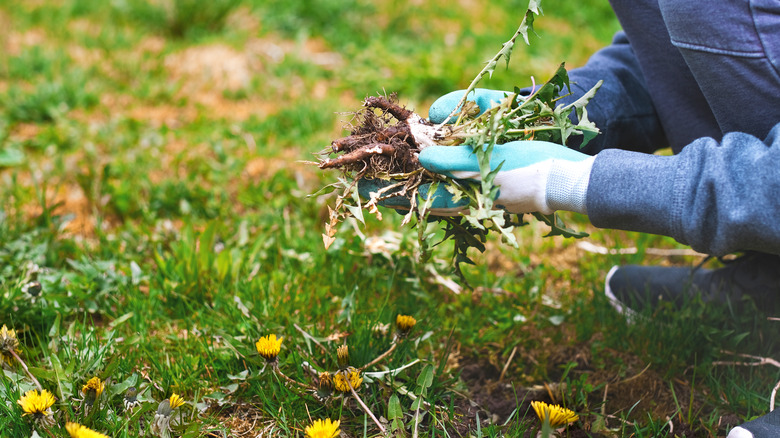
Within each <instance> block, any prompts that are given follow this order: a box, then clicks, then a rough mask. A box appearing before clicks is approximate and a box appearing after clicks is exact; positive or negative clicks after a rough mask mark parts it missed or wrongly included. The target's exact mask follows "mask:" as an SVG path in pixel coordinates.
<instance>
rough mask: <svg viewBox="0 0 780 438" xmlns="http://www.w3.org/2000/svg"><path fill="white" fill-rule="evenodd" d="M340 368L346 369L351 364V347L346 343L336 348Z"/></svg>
mask: <svg viewBox="0 0 780 438" xmlns="http://www.w3.org/2000/svg"><path fill="white" fill-rule="evenodd" d="M336 358H337V359H338V363H339V368H341V369H344V368H346V367H348V366H349V347H348V346H347V345H346V344H344V345H342V346H341V347H339V348H338V349H337V350H336Z"/></svg>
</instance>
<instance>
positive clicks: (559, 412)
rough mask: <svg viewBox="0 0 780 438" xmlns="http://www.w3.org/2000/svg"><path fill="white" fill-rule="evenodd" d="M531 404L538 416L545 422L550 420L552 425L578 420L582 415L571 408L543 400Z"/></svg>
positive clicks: (556, 425)
mask: <svg viewBox="0 0 780 438" xmlns="http://www.w3.org/2000/svg"><path fill="white" fill-rule="evenodd" d="M531 406H532V407H533V408H534V411H536V416H537V417H539V420H541V421H542V423H544V421H545V420H549V422H550V426H551V427H553V428H557V427H559V426H563V425H566V424H569V423H573V422H575V421H577V420H578V419H579V418H580V417H579V416H577V414H575V413H574V411H572V410H570V409H566V408H564V407H562V406H558V405H548V404H547V403H545V402H542V401H532V402H531Z"/></svg>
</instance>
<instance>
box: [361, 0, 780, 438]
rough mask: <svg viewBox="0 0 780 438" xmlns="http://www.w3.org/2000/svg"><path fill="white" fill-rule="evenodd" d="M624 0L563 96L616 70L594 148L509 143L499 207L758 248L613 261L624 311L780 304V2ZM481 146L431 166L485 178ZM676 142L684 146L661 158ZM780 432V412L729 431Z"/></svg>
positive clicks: (610, 292)
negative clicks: (686, 302) (695, 301)
mask: <svg viewBox="0 0 780 438" xmlns="http://www.w3.org/2000/svg"><path fill="white" fill-rule="evenodd" d="M611 5H612V8H613V10H614V11H615V14H616V16H617V17H618V20H619V22H620V24H621V27H622V31H621V32H619V33H617V34H616V35H615V37H614V39H613V41H612V43H611V45H609V46H608V47H605V48H603V49H601V50H600V51H598V52H596V53H595V54H593V55H592V56H591V58H590V59H589V60H588V62H587V63H586V64H585V65H584V66H582V67H580V68H576V69H573V70H572V71H570V73H569V76H570V80H571V85H570V91H571V95H569V96H568V97H566V98H565V99H563V102H562V103H569V102H572V101H574V100H575V99H577V98H578V97H579V96H581V95H582V94H583V93H585V92H586V91H587V90H589V89H590V88H591V87H592V86H593V85H595V83H596V82H597V81H598V80H603V81H604V84H603V86H602V87H601V88H600V89H599V91H598V92H597V93H596V96H595V97H594V98H593V100H591V102H590V103H589V105H588V118H589V119H590V120H592V121H594V122H595V123H596V125H597V126H598V127H599V128H600V130H601V133H600V134H599V135H598V136H597V137H596V138H595V139H594V140H592V141H591V142H589V143H588V144H587V145H585V146H584V147H583V148H578V147H577V146H578V145H568V146H569V148H566V147H563V146H559V145H555V144H552V143H548V144H545V143H543V142H534V141H530V142H511V143H507V144H503V145H496V146H495V147H494V150H493V155H492V156H491V165H493V166H497V165H498V164H500V163H503V164H502V167H501V169H500V172H499V173H498V175H497V177H496V179H495V182H496V184H498V185H499V187H500V188H499V195H498V198H497V202H496V204H499V205H502V206H503V208H505V209H506V210H507V211H510V212H512V213H528V212H534V211H538V212H543V213H550V212H552V211H555V210H566V211H575V212H579V213H584V214H587V215H588V217H589V219H590V221H591V223H592V224H593V225H595V226H597V227H601V228H613V229H622V230H630V231H639V232H645V233H653V234H660V235H665V236H671V237H673V238H675V239H676V240H678V241H679V242H681V243H684V244H687V245H689V246H691V247H692V248H693V249H695V250H697V251H699V252H703V253H707V254H711V255H714V256H722V255H726V254H730V253H734V252H745V255H744V256H743V257H740V258H738V259H736V260H735V261H733V262H732V263H730V264H727V265H725V266H723V267H722V268H719V269H703V268H693V269H691V268H683V267H655V266H616V267H613V268H612V269H611V270H610V271H609V273H608V274H607V277H606V281H605V292H606V293H607V296H608V297H609V298H610V299H611V300H612V301H613V302H614V304H615V306H616V308H618V309H619V310H623V311H631V310H633V311H636V310H639V309H640V308H642V307H643V306H654V305H657V304H658V302H659V301H660V300H669V301H672V302H675V303H678V302H680V301H682V300H683V299H684V298H685V297H688V296H691V295H694V294H695V295H698V296H701V299H702V300H703V301H705V302H707V301H714V302H724V301H728V300H733V301H739V300H741V299H742V298H743V297H745V296H749V297H751V298H752V299H754V300H756V301H757V303H759V305H763V304H764V303H770V304H771V303H778V302H780V171H779V170H780V169H778V168H779V167H780V2H777V1H776V0H750V1H748V0H737V1H726V0H718V1H711V2H706V3H701V2H694V1H685V0H641V1H636V0H611ZM463 93H464V91H463V90H461V91H454V92H452V93H449V94H447V95H444V96H442V97H441V98H439V99H438V100H437V101H435V102H434V103H433V105H432V106H431V108H430V111H429V119H430V121H432V122H434V123H440V122H443V121H444V120H446V118H447V117H448V116H449V114H450V113H451V112H452V110H453V109H455V105H457V103H458V101H459V100H460V98H461V97H462V96H463ZM505 95H506V94H505V92H503V91H500V90H487V89H477V90H475V91H473V92H472V93H471V94H470V95H469V96H468V98H469V100H473V101H475V102H476V103H477V104H478V105H479V107H480V109H482V110H485V109H487V108H489V107H490V106H491V105H492V104H493V103H495V102H497V101H499V100H501V99H502V98H504V96H505ZM470 148H471V146H429V147H427V148H425V149H423V150H422V151H421V153H420V155H419V158H420V163H421V164H422V165H423V167H425V168H427V169H428V170H431V171H433V172H436V173H440V174H446V175H448V176H450V177H455V178H463V179H468V178H474V179H476V178H478V176H479V171H478V165H477V163H476V158H475V156H474V154H473V153H471V149H470ZM663 148H671V150H672V151H673V152H674V155H671V156H662V155H658V154H654V152H656V151H658V150H659V149H663ZM361 190H362V191H363V192H366V191H367V190H368V189H365V188H361ZM437 195H438V193H437ZM390 206H394V205H390ZM396 207H397V205H396ZM433 207H434V209H433V212H432V213H433V214H454V213H455V212H457V211H458V208H457V207H458V205H453V204H452V199H448V197H447V195H446V193H445V194H444V195H442V196H437V198H436V199H435V201H434V205H433ZM778 436H780V409H779V410H775V411H772V412H770V413H769V414H767V415H765V416H763V417H759V418H758V419H756V420H753V421H751V422H748V423H746V424H744V425H742V426H738V427H736V428H734V429H733V430H732V431H730V433H729V438H747V437H753V438H764V437H778Z"/></svg>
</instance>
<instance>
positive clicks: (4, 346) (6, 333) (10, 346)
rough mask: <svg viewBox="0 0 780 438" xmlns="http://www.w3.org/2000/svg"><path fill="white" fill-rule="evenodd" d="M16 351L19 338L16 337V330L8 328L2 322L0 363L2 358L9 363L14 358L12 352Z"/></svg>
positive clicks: (0, 363)
mask: <svg viewBox="0 0 780 438" xmlns="http://www.w3.org/2000/svg"><path fill="white" fill-rule="evenodd" d="M18 351H19V339H18V338H17V337H16V330H13V329H11V330H9V329H8V327H6V326H5V324H3V327H2V328H0V365H2V364H3V360H5V361H7V362H8V363H11V361H12V360H13V359H14V353H17V352H18Z"/></svg>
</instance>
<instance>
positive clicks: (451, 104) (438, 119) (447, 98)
mask: <svg viewBox="0 0 780 438" xmlns="http://www.w3.org/2000/svg"><path fill="white" fill-rule="evenodd" d="M465 92H466V90H457V91H453V92H450V93H447V94H445V95H444V96H442V97H440V98H438V99H436V101H435V102H433V104H432V105H431V108H430V109H429V110H428V120H429V121H431V122H432V123H443V122H444V121H445V120H446V119H447V116H449V115H450V114H452V111H453V110H454V109H455V105H457V104H458V102H460V98H461V97H463V93H465ZM510 94H512V93H511V92H509V91H500V90H488V89H486V88H476V89H474V91H472V92H471V93H469V97H468V100H470V101H472V102H474V103H476V104H477V105H478V106H479V114H482V113H484V112H485V111H487V110H489V109H490V108H491V107H493V106H494V105H496V104H498V103H499V102H501V101H502V100H504V98H505V97H507V96H509V95H510ZM455 120H457V117H456V116H454V117H452V118H451V119H450V120H448V122H449V123H455Z"/></svg>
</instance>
